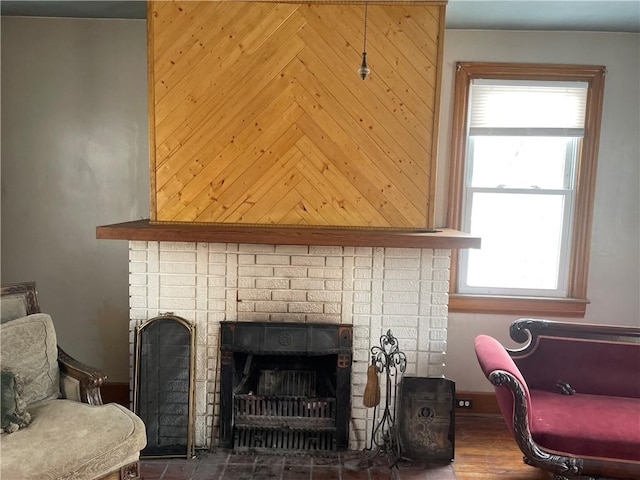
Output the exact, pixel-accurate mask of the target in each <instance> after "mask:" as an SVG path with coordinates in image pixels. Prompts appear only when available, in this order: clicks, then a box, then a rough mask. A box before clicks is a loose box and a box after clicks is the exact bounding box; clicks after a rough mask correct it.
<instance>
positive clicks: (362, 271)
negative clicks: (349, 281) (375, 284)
mask: <svg viewBox="0 0 640 480" xmlns="http://www.w3.org/2000/svg"><path fill="white" fill-rule="evenodd" d="M372 274H373V269H371V268H355V269H354V270H353V278H357V279H369V278H371V275H372Z"/></svg>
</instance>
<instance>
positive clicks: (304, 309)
mask: <svg viewBox="0 0 640 480" xmlns="http://www.w3.org/2000/svg"><path fill="white" fill-rule="evenodd" d="M322 307H323V305H322V303H309V302H299V303H297V302H292V303H289V312H291V313H322V312H323V308H322Z"/></svg>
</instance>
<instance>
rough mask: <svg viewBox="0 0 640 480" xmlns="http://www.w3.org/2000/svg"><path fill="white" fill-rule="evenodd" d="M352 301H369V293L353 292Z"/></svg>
mask: <svg viewBox="0 0 640 480" xmlns="http://www.w3.org/2000/svg"><path fill="white" fill-rule="evenodd" d="M353 301H354V303H355V302H358V303H369V302H371V293H370V292H353Z"/></svg>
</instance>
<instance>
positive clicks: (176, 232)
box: [96, 220, 480, 249]
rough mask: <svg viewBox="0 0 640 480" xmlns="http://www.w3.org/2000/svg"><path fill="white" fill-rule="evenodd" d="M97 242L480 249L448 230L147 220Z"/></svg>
mask: <svg viewBox="0 0 640 480" xmlns="http://www.w3.org/2000/svg"><path fill="white" fill-rule="evenodd" d="M96 238H98V239H111V240H141V241H163V242H206V243H261V244H274V245H327V246H352V247H396V248H444V249H459V248H480V238H479V237H474V236H471V235H469V234H466V233H463V232H460V231H457V230H452V229H449V228H438V229H435V230H422V231H421V230H397V229H381V228H372V229H368V228H335V227H333V228H332V227H326V228H325V227H283V226H280V225H279V226H262V225H258V226H255V225H229V224H173V223H172V224H168V223H151V222H150V221H149V220H137V221H133V222H125V223H116V224H112V225H102V226H99V227H97V228H96Z"/></svg>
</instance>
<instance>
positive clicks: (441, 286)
mask: <svg viewBox="0 0 640 480" xmlns="http://www.w3.org/2000/svg"><path fill="white" fill-rule="evenodd" d="M431 291H432V292H434V293H443V292H448V291H449V282H431Z"/></svg>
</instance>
